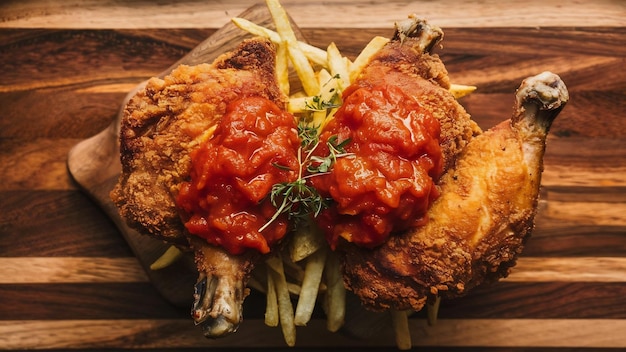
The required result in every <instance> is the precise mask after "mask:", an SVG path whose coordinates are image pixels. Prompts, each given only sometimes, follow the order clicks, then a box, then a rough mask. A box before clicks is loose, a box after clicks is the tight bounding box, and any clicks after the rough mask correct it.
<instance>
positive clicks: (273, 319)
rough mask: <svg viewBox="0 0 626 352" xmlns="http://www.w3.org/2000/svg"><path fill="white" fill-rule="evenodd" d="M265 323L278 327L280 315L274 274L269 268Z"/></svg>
mask: <svg viewBox="0 0 626 352" xmlns="http://www.w3.org/2000/svg"><path fill="white" fill-rule="evenodd" d="M265 302H266V303H265V325H267V326H271V327H277V326H278V322H279V317H278V300H277V298H276V285H275V284H274V279H273V275H272V273H271V272H270V270H267V293H266V294H265Z"/></svg>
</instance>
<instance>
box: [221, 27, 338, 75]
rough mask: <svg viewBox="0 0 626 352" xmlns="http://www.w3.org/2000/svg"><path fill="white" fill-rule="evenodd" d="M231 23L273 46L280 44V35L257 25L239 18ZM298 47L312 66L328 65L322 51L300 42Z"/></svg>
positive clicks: (324, 53)
mask: <svg viewBox="0 0 626 352" xmlns="http://www.w3.org/2000/svg"><path fill="white" fill-rule="evenodd" d="M232 21H233V23H234V24H235V25H236V26H237V27H239V28H240V29H242V30H244V31H246V32H248V33H250V34H253V35H258V36H261V37H265V38H267V39H269V40H271V41H272V42H273V43H274V44H280V43H281V42H282V39H281V37H280V35H279V34H278V33H276V32H275V31H273V30H271V29H268V28H265V27H262V26H259V25H258V24H255V23H253V22H250V21H248V20H246V19H244V18H240V17H235V18H233V19H232ZM298 47H299V48H300V50H302V52H303V53H304V55H305V56H306V57H307V58H308V59H309V60H311V62H313V63H314V64H316V65H319V66H322V67H326V66H327V65H328V63H327V61H326V52H325V51H324V50H322V49H320V48H318V47H316V46H313V45H311V44H308V43H305V42H301V41H298Z"/></svg>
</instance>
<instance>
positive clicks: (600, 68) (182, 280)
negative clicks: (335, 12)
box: [68, 6, 626, 347]
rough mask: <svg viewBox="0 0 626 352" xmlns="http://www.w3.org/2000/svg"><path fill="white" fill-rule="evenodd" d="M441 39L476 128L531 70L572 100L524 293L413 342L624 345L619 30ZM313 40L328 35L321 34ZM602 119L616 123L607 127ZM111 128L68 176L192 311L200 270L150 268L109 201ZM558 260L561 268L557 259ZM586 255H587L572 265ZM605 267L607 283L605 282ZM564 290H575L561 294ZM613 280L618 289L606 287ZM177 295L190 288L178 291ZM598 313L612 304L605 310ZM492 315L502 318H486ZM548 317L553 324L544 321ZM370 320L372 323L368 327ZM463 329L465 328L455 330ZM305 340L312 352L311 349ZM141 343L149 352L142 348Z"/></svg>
mask: <svg viewBox="0 0 626 352" xmlns="http://www.w3.org/2000/svg"><path fill="white" fill-rule="evenodd" d="M243 16H245V17H247V18H249V19H251V20H252V21H254V22H257V23H264V22H265V21H267V20H268V17H267V13H266V10H265V8H264V7H263V6H258V7H253V8H251V9H250V10H248V11H247V13H246V14H244V15H243ZM444 29H445V28H444ZM233 30H234V31H236V30H235V29H234V28H232V26H230V25H227V26H226V27H224V28H223V29H222V30H220V31H218V32H216V33H215V35H213V36H211V37H210V38H208V39H207V40H206V41H204V42H203V43H202V44H200V45H199V46H198V47H197V48H196V49H194V50H193V51H192V53H190V54H189V55H188V56H185V57H184V58H182V59H181V61H180V62H178V63H183V62H185V63H189V64H192V63H197V62H207V61H208V62H210V61H212V58H214V57H215V56H216V55H217V54H218V53H219V52H223V51H224V50H228V48H229V45H234V44H236V42H238V39H237V40H235V42H232V41H231V40H230V39H228V37H229V36H232V34H233V33H232V32H231V31H233ZM445 30H446V40H445V41H444V45H445V47H446V48H447V47H450V48H454V49H453V50H451V51H447V54H446V60H444V62H446V64H447V65H448V67H449V68H451V69H452V70H453V71H452V72H451V74H452V77H453V79H454V80H455V81H456V82H458V83H468V84H475V85H478V86H479V91H478V93H477V94H476V95H475V96H474V97H470V98H469V99H467V100H465V101H464V102H463V103H464V105H465V106H466V107H467V108H468V110H470V111H471V112H472V115H473V116H474V117H475V119H476V120H477V121H478V122H479V124H480V125H481V126H482V127H489V126H491V125H493V124H495V122H497V121H500V120H502V119H504V118H507V117H508V113H509V111H510V106H511V105H512V96H513V91H512V90H513V89H514V87H516V86H517V84H518V83H519V81H520V80H521V78H524V77H526V76H528V75H531V74H534V73H537V72H536V71H535V70H536V69H537V68H538V67H548V68H557V69H554V71H557V72H559V73H563V74H562V77H563V78H564V79H565V81H566V83H567V84H568V87H569V88H570V91H571V92H573V94H572V102H571V103H570V104H569V105H568V107H567V108H566V110H565V111H564V115H563V116H562V117H560V118H559V120H558V121H557V123H556V124H555V126H554V127H553V131H552V133H553V135H554V136H557V137H562V138H557V139H556V140H555V139H553V140H551V141H549V145H548V154H547V155H546V158H547V172H546V173H545V174H544V184H545V185H546V187H545V188H544V193H543V196H544V198H543V201H542V204H541V209H540V213H539V216H538V229H537V231H536V232H537V236H535V237H534V238H532V239H531V242H530V243H529V247H528V248H527V251H526V252H525V253H527V254H530V257H529V258H525V257H523V258H522V260H521V261H520V266H519V268H518V269H520V271H518V272H519V273H520V274H519V275H518V276H514V277H512V279H513V280H514V281H513V282H518V281H515V280H520V281H519V282H523V283H524V284H522V285H521V286H523V290H524V291H523V292H524V295H523V296H522V295H521V293H519V294H518V293H517V291H515V288H516V287H518V286H516V285H515V284H512V285H511V286H506V285H505V286H500V288H499V289H496V290H493V291H481V292H480V293H479V294H483V295H484V297H485V298H484V301H480V300H479V301H478V304H477V305H474V306H472V305H471V304H468V301H467V300H466V301H465V305H462V304H461V303H459V304H457V303H454V302H450V304H449V305H447V307H448V308H447V310H446V312H444V314H445V317H446V318H447V322H449V324H447V325H443V326H442V328H443V330H441V331H439V332H437V333H433V334H432V335H429V334H430V333H431V332H429V331H428V330H423V329H422V328H421V325H418V326H420V330H419V331H418V332H417V334H419V335H421V336H424V340H423V341H424V343H428V344H431V345H432V344H435V345H449V344H455V343H456V344H459V345H473V344H474V345H475V344H478V345H480V346H494V345H498V344H501V343H503V342H502V341H506V340H507V339H504V338H497V339H496V338H494V340H490V339H489V336H476V335H474V336H471V334H477V333H479V332H480V331H481V330H482V331H485V332H488V333H489V334H493V332H494V331H502V327H505V328H506V327H508V328H510V329H515V328H516V327H521V329H520V330H519V331H518V332H517V333H511V338H510V339H509V341H511V343H513V344H515V345H516V346H526V345H525V344H524V341H523V340H524V339H528V338H529V337H532V336H539V335H540V334H541V333H542V332H546V330H548V331H547V332H546V333H547V334H548V335H549V336H551V340H550V342H549V344H552V345H554V343H555V341H557V340H560V338H561V337H562V339H563V344H564V345H568V346H572V345H574V346H583V345H589V346H596V347H601V346H609V347H615V346H617V345H620V346H623V345H624V341H623V340H619V339H617V338H613V339H608V337H607V339H606V340H604V339H602V338H600V337H597V332H598V331H600V330H601V331H609V333H608V334H607V336H611V333H613V335H614V334H615V331H613V330H611V327H613V328H616V327H617V328H619V327H624V319H623V318H624V316H625V314H626V313H625V311H624V307H623V303H624V300H623V298H620V297H622V296H621V293H623V292H624V286H623V283H622V282H623V281H624V279H623V278H622V277H620V276H619V275H620V273H623V270H622V268H623V261H620V260H606V258H605V257H609V259H615V258H616V257H617V259H620V257H623V256H624V253H623V248H624V245H623V234H624V229H625V228H626V223H625V221H624V217H623V210H624V206H623V204H624V203H625V202H626V198H625V196H624V194H625V193H624V187H626V184H625V183H624V178H623V175H624V174H625V173H624V172H625V171H626V169H625V168H624V165H626V149H625V147H624V144H623V143H622V142H623V140H624V138H626V132H625V124H624V122H623V121H624V119H618V118H617V117H618V116H623V111H624V108H626V107H625V106H624V99H623V93H620V92H623V89H624V87H625V86H624V82H626V79H625V78H624V73H622V72H623V62H624V61H623V60H624V59H623V58H624V57H626V52H625V51H624V46H615V45H614V43H615V42H616V41H622V42H623V41H624V39H625V38H626V32H625V31H624V28H611V29H610V31H609V30H607V29H605V28H587V29H583V30H580V29H577V28H545V29H541V30H540V29H538V28H522V27H520V28H517V27H516V28H504V29H494V28H473V29H471V30H467V29H458V28H450V29H445ZM609 32H610V33H609ZM317 33H324V35H322V36H319V37H318V36H317V35H316V34H317ZM379 33H380V30H378V29H371V30H358V33H357V31H356V30H350V29H349V28H347V29H345V30H342V29H338V30H335V31H333V33H332V34H330V33H328V31H324V30H323V29H319V30H316V29H314V28H313V29H309V30H308V34H309V36H308V38H309V39H310V40H311V41H312V43H313V44H317V45H320V46H323V45H325V44H327V43H326V42H327V40H328V38H332V39H333V40H336V41H337V43H338V45H339V46H340V48H342V47H346V48H347V49H346V51H344V53H346V54H348V55H354V54H355V53H356V52H358V49H359V48H361V47H362V45H363V44H364V43H365V42H366V40H367V38H369V37H370V34H372V35H373V34H379ZM355 38H357V40H355ZM231 39H232V38H231ZM580 42H583V43H584V45H576V46H575V48H574V46H573V45H572V43H580ZM611 43H613V44H611ZM607 50H609V51H610V52H607ZM187 60H189V61H187ZM178 63H176V64H178ZM176 64H175V65H176ZM455 68H460V69H457V70H455ZM168 71H169V70H166V71H165V72H168ZM511 87H513V88H511ZM131 94H132V93H131ZM120 103H121V102H120ZM121 105H123V104H120V106H121ZM599 115H602V116H610V117H612V118H606V119H602V118H601V117H599ZM117 126H118V123H117V121H116V122H114V123H113V124H112V125H111V126H110V127H108V128H106V129H105V130H103V131H102V132H101V133H100V134H98V135H96V136H94V137H92V138H90V139H87V140H85V141H83V142H81V143H80V144H78V145H76V146H75V147H74V148H73V149H72V151H71V152H70V154H69V157H68V168H69V171H70V173H71V175H72V176H73V177H74V179H75V180H76V181H77V183H78V184H79V185H80V186H81V187H82V188H83V190H84V191H85V193H87V194H89V195H90V196H91V197H92V198H93V199H94V200H95V201H96V203H98V205H99V206H100V207H101V208H102V209H103V210H104V212H105V213H106V214H107V215H108V216H109V217H110V218H111V219H112V220H113V221H114V222H115V224H116V226H117V227H118V228H119V229H120V232H121V233H122V234H123V236H124V237H125V239H126V241H127V242H128V243H129V245H130V247H131V248H132V249H133V251H134V253H135V255H136V257H137V258H138V259H139V261H140V263H141V265H142V266H143V267H144V269H145V271H146V273H147V275H148V277H149V279H150V282H151V283H152V284H153V285H154V286H155V287H156V288H157V289H158V290H159V292H161V294H162V295H163V296H164V297H166V298H167V299H168V300H169V301H170V302H172V303H174V304H176V305H179V306H181V307H188V306H189V304H190V301H191V299H190V295H191V292H190V290H191V287H192V284H193V282H194V281H195V272H194V271H193V269H192V268H191V266H190V265H189V262H188V261H186V262H185V261H183V262H180V263H178V264H177V265H175V266H173V267H171V268H168V269H166V270H164V271H151V270H149V269H148V266H149V264H150V263H152V262H153V261H154V260H155V259H156V258H157V257H158V256H160V255H161V253H162V252H163V251H164V250H165V249H166V248H167V245H164V244H163V243H161V242H159V241H155V240H152V239H150V238H147V237H143V236H139V235H138V234H136V233H135V232H134V231H132V230H130V229H128V228H127V227H126V226H125V224H124V223H123V221H121V219H120V218H119V216H118V214H117V210H116V209H115V207H114V206H113V205H112V203H111V202H110V201H109V197H108V193H109V192H110V190H111V189H112V187H113V184H114V183H115V182H116V179H117V176H118V174H119V171H120V168H119V160H118V153H119V151H118V149H117V148H118V147H117V143H116V141H117V129H116V128H117ZM566 137H571V138H566ZM581 199H582V200H581ZM564 256H565V257H566V260H562V259H563V257H564ZM581 256H582V257H583V258H578V257H581ZM587 259H589V260H587ZM602 268H605V269H606V270H607V271H606V272H609V273H612V274H611V275H612V276H610V275H609V277H608V278H607V277H605V278H604V279H603V278H602V273H604V272H603V271H602V270H601V269H602ZM544 269H545V270H544ZM581 271H582V272H583V274H584V275H583V278H582V279H581V278H580V277H576V276H575V275H576V273H577V272H581ZM524 275H526V276H524ZM622 276H623V275H622ZM603 280H604V281H603ZM588 281H593V282H596V281H598V282H604V284H599V285H598V286H596V285H595V284H587V282H588ZM535 282H536V284H534V283H535ZM569 282H576V284H574V285H568V283H569ZM613 282H618V284H614V285H613V284H612V283H613ZM619 283H622V284H619ZM183 287H189V288H190V289H189V290H186V289H181V288H183ZM507 287H513V288H511V289H509V288H507ZM587 287H589V288H587ZM595 287H600V288H598V289H596V288H595ZM559 290H562V291H561V292H566V293H565V294H566V295H568V296H569V297H574V298H572V301H571V303H568V302H567V301H566V302H562V301H561V303H560V304H561V306H554V305H552V306H551V305H550V304H547V303H546V302H543V303H542V304H538V305H537V307H543V308H542V309H541V310H540V309H539V308H537V310H536V311H535V310H533V309H532V307H534V305H532V304H530V303H528V302H529V301H530V300H532V299H531V298H529V297H534V296H533V295H537V301H541V300H543V299H551V298H552V299H553V300H554V301H558V300H559V299H561V298H562V297H561V295H559V294H558V293H557V291H559ZM611 290H612V291H611ZM514 291H515V292H514ZM599 291H601V292H599ZM607 292H613V293H614V294H613V295H610V294H609V293H607ZM596 296H601V297H602V299H603V301H602V302H596V301H594V297H596ZM545 297H547V298H545ZM517 301H524V304H523V305H522V307H531V309H525V311H527V312H528V315H524V314H522V312H521V311H516V310H515V307H516V302H517ZM589 301H591V305H590V306H591V307H592V308H594V307H595V308H598V307H599V306H602V307H600V308H601V309H600V313H598V314H593V313H589V312H588V311H587V310H586V309H585V308H584V306H583V304H584V303H585V302H587V303H589ZM470 302H472V300H471V299H470ZM474 302H476V301H474ZM480 302H489V303H483V304H481V303H480ZM605 304H606V305H608V306H610V307H605V306H604V305H605ZM574 306H576V307H574ZM363 314H365V315H369V313H363ZM494 316H495V317H498V318H499V319H481V317H494ZM467 317H470V318H467ZM528 317H531V318H535V319H528ZM553 317H556V318H559V319H556V320H555V321H551V320H550V319H551V318H553ZM518 318H520V319H518ZM561 318H562V319H561ZM354 320H355V321H362V322H364V321H367V322H368V324H366V325H367V326H365V327H363V328H362V329H360V330H359V331H358V332H357V334H358V335H360V336H366V335H372V334H373V333H372V331H378V329H379V328H380V327H381V326H383V327H384V326H385V323H380V324H378V320H377V319H369V316H367V317H363V316H359V315H356V317H355V318H354ZM372 321H373V322H375V323H376V324H371V323H369V322H372ZM457 322H458V323H457ZM535 323H536V324H538V325H535ZM509 324H510V325H509ZM314 325H315V324H314ZM317 325H319V324H317ZM317 325H315V326H317ZM386 325H388V324H386ZM533 326H536V327H533ZM550 326H552V327H553V329H554V331H557V332H558V333H552V332H551V331H550V330H549V329H548V327H550ZM572 327H584V328H585V331H586V332H587V334H588V336H586V338H585V339H584V340H583V341H582V342H581V343H579V344H575V343H574V342H568V341H569V340H568V339H569V338H570V337H573V336H575V335H576V334H574V335H568V334H566V332H567V331H568V330H569V331H571V330H572ZM594 327H596V328H594ZM166 328H167V327H160V329H166ZM508 328H507V329H508ZM459 330H462V331H461V333H459ZM160 331H164V330H160ZM442 331H443V332H442ZM364 332H365V333H364ZM463 332H465V333H463ZM242 333H243V334H244V335H240V336H246V335H245V332H244V331H242ZM488 333H485V335H487V334H488ZM572 334H573V333H572ZM577 334H578V333H577ZM523 336H525V337H523ZM555 336H556V337H555ZM606 341H608V342H606ZM305 343H306V341H305ZM309 343H310V345H318V344H316V341H313V342H311V341H309ZM183 345H184V344H183ZM528 345H529V346H535V347H536V346H544V345H542V341H540V340H539V341H538V340H533V342H529V343H528ZM143 346H150V345H149V344H148V343H145V344H144V345H143Z"/></svg>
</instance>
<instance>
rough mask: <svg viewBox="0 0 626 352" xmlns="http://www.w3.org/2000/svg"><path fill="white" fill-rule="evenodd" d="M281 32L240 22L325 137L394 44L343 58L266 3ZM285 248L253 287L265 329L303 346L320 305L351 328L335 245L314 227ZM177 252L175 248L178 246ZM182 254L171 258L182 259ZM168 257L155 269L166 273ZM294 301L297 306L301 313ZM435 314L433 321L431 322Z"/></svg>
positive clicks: (462, 91) (399, 337) (400, 333)
mask: <svg viewBox="0 0 626 352" xmlns="http://www.w3.org/2000/svg"><path fill="white" fill-rule="evenodd" d="M266 5H267V7H268V9H269V12H270V14H271V16H272V19H273V21H274V26H275V28H276V30H272V29H269V28H266V27H262V26H259V25H257V24H255V23H253V22H250V21H248V20H246V19H243V18H237V17H236V18H233V19H232V21H233V23H234V24H235V25H236V26H238V27H239V28H241V29H242V30H244V31H246V32H249V33H250V34H252V35H255V36H262V37H265V38H268V39H270V40H271V41H272V42H273V43H274V44H275V45H276V47H277V57H276V74H277V78H278V83H279V86H280V89H281V90H282V92H284V93H285V95H287V96H289V103H288V111H289V112H291V113H292V114H294V116H296V118H298V119H300V120H301V121H300V122H305V123H307V124H309V125H310V126H312V127H315V128H317V130H318V131H321V130H323V128H324V126H325V125H326V124H327V123H328V121H330V120H331V119H332V118H333V117H334V115H335V113H336V111H337V110H338V108H339V106H340V105H341V92H342V91H343V90H344V89H346V88H347V87H348V86H349V85H350V84H351V83H352V81H353V80H355V78H356V77H357V76H358V75H359V73H360V71H361V70H362V69H363V68H364V67H365V66H366V65H367V63H368V62H369V60H370V58H371V57H372V55H374V54H375V53H377V52H378V51H379V50H380V49H381V48H382V47H383V46H384V45H385V44H387V43H388V42H389V39H388V38H385V37H380V36H377V37H374V38H373V39H372V40H371V41H370V42H369V43H368V44H367V45H366V46H365V47H364V48H363V50H362V51H361V53H360V54H359V55H358V56H357V57H356V58H355V59H354V61H352V60H350V59H349V58H347V57H345V56H343V55H342V54H341V53H340V51H339V49H338V48H337V46H336V45H335V43H330V44H329V45H328V47H327V48H326V50H323V49H320V48H317V47H315V46H312V45H309V44H308V43H305V42H302V41H299V40H298V38H297V37H296V34H295V32H294V31H293V28H292V26H291V23H290V20H289V16H288V15H287V12H286V11H285V9H284V8H283V7H282V5H281V4H280V2H279V1H278V0H266ZM294 71H295V74H296V75H297V77H298V81H299V83H300V85H297V86H294V87H291V86H290V72H294ZM474 89H475V87H472V86H465V85H455V84H453V85H452V86H451V88H450V91H451V93H452V94H453V95H454V96H455V97H456V98H459V97H462V96H465V95H467V94H469V93H471V92H472V91H473V90H474ZM289 241H290V242H289V243H288V245H287V246H286V247H285V248H286V249H285V250H283V251H281V252H278V253H273V254H271V255H270V257H269V258H267V259H266V260H265V265H264V266H259V267H258V268H257V269H255V271H254V272H253V273H252V277H251V279H250V281H249V286H251V287H252V288H254V289H257V290H258V291H261V292H264V293H265V295H266V312H265V324H266V325H268V326H271V327H278V326H279V325H280V327H281V329H282V332H283V336H284V339H285V342H286V344H287V345H288V346H295V344H296V327H297V326H306V325H307V323H308V322H309V321H310V319H311V316H312V314H313V311H314V308H315V306H316V303H317V300H318V299H323V302H322V307H323V309H324V312H325V315H326V318H327V324H326V325H327V329H328V330H329V331H332V332H336V331H338V330H339V329H340V328H341V327H342V325H343V324H344V318H345V296H346V290H345V287H344V284H343V275H342V273H341V271H340V264H339V259H338V257H337V255H336V253H334V252H333V251H331V250H330V248H329V247H328V245H327V243H326V241H325V239H324V236H323V235H322V234H321V233H320V231H319V229H316V228H315V226H314V225H311V226H304V227H301V228H298V229H297V231H296V232H295V233H294V234H293V236H291V237H290V239H289ZM173 248H174V247H173ZM179 255H180V252H178V251H176V250H175V248H174V250H173V251H172V253H166V255H164V257H166V256H170V257H172V256H176V257H178V256H179ZM167 261H168V260H167V259H164V258H161V259H159V260H157V262H155V263H154V264H153V268H154V269H158V268H161V267H163V266H164V265H166V264H164V262H167ZM294 302H295V307H294ZM437 304H438V300H437V302H436V304H435V305H429V306H428V307H429V322H431V323H432V322H434V320H435V319H436V309H437ZM432 312H435V313H434V317H433V316H432V314H431V313H432ZM410 314H411V312H407V311H393V312H391V322H392V325H393V328H394V331H395V334H396V344H397V347H398V348H399V349H410V348H411V336H410V331H409V326H408V316H409V315H410Z"/></svg>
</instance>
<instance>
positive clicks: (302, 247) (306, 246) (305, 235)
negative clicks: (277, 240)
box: [289, 225, 326, 262]
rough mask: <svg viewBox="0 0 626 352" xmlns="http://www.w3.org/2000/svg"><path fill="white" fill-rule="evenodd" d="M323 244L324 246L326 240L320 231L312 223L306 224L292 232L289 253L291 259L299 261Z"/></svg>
mask: <svg viewBox="0 0 626 352" xmlns="http://www.w3.org/2000/svg"><path fill="white" fill-rule="evenodd" d="M323 246H326V241H325V240H324V236H323V235H322V234H321V233H320V231H319V230H318V229H317V228H316V227H314V226H313V225H306V226H302V227H300V228H298V229H297V230H296V232H295V233H294V234H293V237H292V240H291V243H290V245H289V254H290V257H291V260H292V261H294V262H299V261H301V260H302V259H304V258H306V257H308V256H309V255H311V254H313V253H315V252H316V251H317V250H318V249H320V248H321V247H323Z"/></svg>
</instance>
